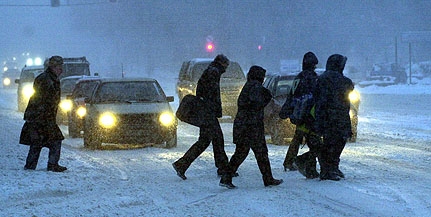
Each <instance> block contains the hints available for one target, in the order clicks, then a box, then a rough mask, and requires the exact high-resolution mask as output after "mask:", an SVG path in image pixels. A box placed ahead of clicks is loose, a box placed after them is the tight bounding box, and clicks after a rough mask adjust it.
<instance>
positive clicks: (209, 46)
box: [205, 42, 214, 52]
mask: <svg viewBox="0 0 431 217" xmlns="http://www.w3.org/2000/svg"><path fill="white" fill-rule="evenodd" d="M205 48H206V50H207V52H213V51H214V44H213V43H212V42H207V44H206V46H205Z"/></svg>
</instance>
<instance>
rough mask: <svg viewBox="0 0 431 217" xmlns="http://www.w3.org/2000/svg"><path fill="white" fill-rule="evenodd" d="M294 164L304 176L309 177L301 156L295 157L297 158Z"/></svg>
mask: <svg viewBox="0 0 431 217" xmlns="http://www.w3.org/2000/svg"><path fill="white" fill-rule="evenodd" d="M292 166H293V167H295V169H297V170H298V172H299V173H301V174H302V175H303V176H305V177H307V173H306V171H305V168H306V166H305V161H303V160H302V159H300V158H295V160H293V163H292Z"/></svg>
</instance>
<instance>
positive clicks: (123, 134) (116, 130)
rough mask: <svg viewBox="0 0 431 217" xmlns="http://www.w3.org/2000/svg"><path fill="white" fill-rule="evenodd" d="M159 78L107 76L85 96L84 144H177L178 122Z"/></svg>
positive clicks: (86, 145) (88, 146)
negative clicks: (87, 96) (89, 94)
mask: <svg viewBox="0 0 431 217" xmlns="http://www.w3.org/2000/svg"><path fill="white" fill-rule="evenodd" d="M173 100H174V97H173V96H168V97H167V96H166V95H165V93H164V91H163V89H162V88H161V87H160V85H159V83H158V82H157V80H155V79H150V78H103V79H101V80H100V83H99V84H98V85H97V86H96V87H95V89H94V91H93V93H92V94H91V96H90V97H89V98H86V99H85V103H86V110H87V114H86V115H85V118H84V146H85V147H87V148H100V147H101V145H102V143H125V144H144V143H155V144H165V146H166V148H172V147H176V146H177V126H178V122H177V119H176V117H175V114H174V112H173V111H172V108H171V106H170V104H169V102H173Z"/></svg>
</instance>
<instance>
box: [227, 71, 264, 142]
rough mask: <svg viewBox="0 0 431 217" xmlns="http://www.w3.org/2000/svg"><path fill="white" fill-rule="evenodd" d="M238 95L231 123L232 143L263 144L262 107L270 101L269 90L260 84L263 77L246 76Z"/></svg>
mask: <svg viewBox="0 0 431 217" xmlns="http://www.w3.org/2000/svg"><path fill="white" fill-rule="evenodd" d="M248 77H249V78H248V80H247V82H246V83H245V85H244V87H243V88H242V91H241V93H240V95H239V97H238V112H237V115H236V117H235V121H234V124H233V143H235V144H239V143H261V144H265V132H264V131H265V128H264V123H263V117H264V113H263V111H264V108H265V106H266V105H267V104H268V103H269V102H270V101H271V98H272V96H271V92H270V91H269V90H268V89H266V88H265V87H263V86H262V82H263V77H262V78H261V79H254V77H253V76H250V75H249V76H248Z"/></svg>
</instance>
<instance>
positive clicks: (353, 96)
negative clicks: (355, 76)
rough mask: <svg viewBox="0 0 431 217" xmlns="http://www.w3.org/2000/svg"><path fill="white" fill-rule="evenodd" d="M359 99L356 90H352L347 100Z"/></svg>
mask: <svg viewBox="0 0 431 217" xmlns="http://www.w3.org/2000/svg"><path fill="white" fill-rule="evenodd" d="M360 99H361V96H360V94H359V92H358V91H356V90H353V91H352V92H350V93H349V100H350V102H351V103H356V102H358V101H359V100H360Z"/></svg>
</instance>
